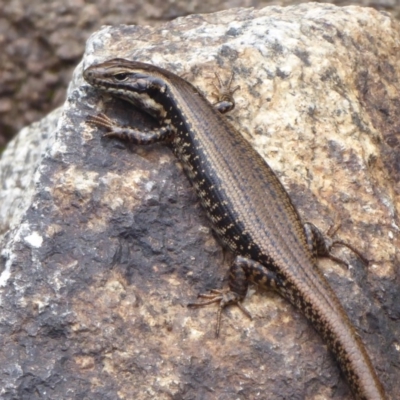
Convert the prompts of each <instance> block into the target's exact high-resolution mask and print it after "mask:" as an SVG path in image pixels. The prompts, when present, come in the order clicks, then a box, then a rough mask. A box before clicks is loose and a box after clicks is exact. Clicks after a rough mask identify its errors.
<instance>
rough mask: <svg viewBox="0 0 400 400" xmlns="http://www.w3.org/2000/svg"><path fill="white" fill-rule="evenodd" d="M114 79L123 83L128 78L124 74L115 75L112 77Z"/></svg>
mask: <svg viewBox="0 0 400 400" xmlns="http://www.w3.org/2000/svg"><path fill="white" fill-rule="evenodd" d="M114 78H115V79H116V80H117V81H119V82H123V81H125V80H126V79H127V78H128V74H124V73H120V74H116V75H114Z"/></svg>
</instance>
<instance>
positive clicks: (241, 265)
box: [84, 59, 386, 400]
mask: <svg viewBox="0 0 400 400" xmlns="http://www.w3.org/2000/svg"><path fill="white" fill-rule="evenodd" d="M84 77H85V79H86V80H87V81H88V82H89V83H90V84H91V85H93V86H95V87H96V88H98V89H100V90H101V91H104V92H107V93H110V94H112V95H114V96H116V97H120V98H123V99H125V100H127V101H129V102H131V103H133V104H134V105H136V106H138V107H139V108H141V109H142V110H143V111H145V112H147V113H149V114H150V115H152V116H153V117H155V118H157V119H158V120H159V121H160V123H161V126H162V128H161V129H160V130H159V131H157V132H149V133H144V132H139V131H137V130H135V129H133V128H121V127H118V126H117V125H115V124H114V123H113V122H112V121H111V120H109V119H108V118H107V117H106V116H104V115H101V116H97V117H92V118H91V119H90V121H89V122H91V123H92V124H95V125H101V126H105V127H106V128H107V129H108V130H109V132H108V133H107V136H114V137H119V138H121V139H125V140H131V141H132V142H134V143H137V144H149V143H154V142H156V141H166V142H167V143H168V144H169V145H170V146H171V148H172V150H173V152H174V153H175V155H176V156H177V157H178V159H179V160H180V161H181V163H182V165H183V167H184V170H185V172H186V175H187V176H188V178H189V180H190V181H191V183H192V184H193V186H194V188H195V190H196V192H197V194H198V196H199V198H200V201H201V203H202V205H203V207H204V209H205V210H206V212H207V215H208V217H209V219H210V220H211V222H212V224H213V227H214V229H215V230H216V232H217V233H218V234H219V236H220V237H221V239H222V240H223V241H224V243H225V244H227V245H228V246H229V248H230V249H231V250H232V252H234V253H235V254H236V256H237V257H236V259H235V262H234V263H233V265H232V267H231V281H230V291H229V292H214V293H213V294H211V295H210V296H208V297H209V298H210V299H211V300H210V302H212V301H219V302H220V307H221V308H223V307H224V306H225V305H226V304H230V303H238V302H239V304H240V302H241V301H242V300H243V298H244V296H245V293H246V290H247V284H248V281H253V282H255V283H258V284H260V285H262V286H265V287H273V288H274V289H275V290H277V291H278V292H279V293H280V294H281V295H282V296H283V297H285V298H286V299H288V300H289V301H290V302H291V303H292V304H293V305H294V306H295V307H297V308H298V309H299V310H300V311H301V312H302V313H303V314H304V315H305V316H306V318H307V319H308V320H309V321H310V322H311V323H312V325H313V326H314V327H315V329H316V330H317V331H318V332H319V333H320V334H321V336H322V337H323V339H324V340H325V342H326V343H327V345H328V346H329V348H330V350H331V351H332V352H333V353H334V355H335V357H336V359H337V361H338V363H339V365H340V367H341V369H342V371H343V373H344V375H345V376H346V378H347V380H348V382H349V384H350V387H351V389H352V392H353V394H354V396H355V397H356V398H358V399H363V400H383V399H385V398H386V396H385V394H384V390H383V387H382V385H381V383H380V382H379V379H378V377H377V375H376V373H375V371H374V368H373V367H372V363H371V361H370V359H369V357H368V354H367V352H366V350H365V348H364V346H363V344H362V343H361V341H360V340H359V338H358V336H357V334H356V333H355V330H354V328H353V326H352V325H351V323H350V321H349V319H348V317H347V315H346V313H345V311H344V309H343V307H342V306H341V305H340V303H339V300H338V298H337V297H336V295H335V293H334V292H333V291H332V289H331V288H330V286H329V284H328V282H327V281H326V279H325V278H324V277H323V275H322V274H321V272H320V271H319V269H318V268H317V267H316V263H315V259H314V255H313V253H312V251H311V250H310V246H309V245H308V242H307V238H306V235H305V231H304V228H303V225H302V222H301V220H300V217H299V214H298V212H297V210H296V209H295V207H294V206H293V204H292V202H291V200H290V198H289V196H288V194H287V192H286V190H285V189H284V187H283V186H282V184H281V183H280V181H279V180H278V178H277V177H276V175H275V174H274V172H273V171H272V170H271V168H270V167H269V166H268V164H267V163H266V162H265V160H264V159H263V158H262V157H261V156H260V155H259V154H258V153H257V152H256V151H255V150H254V149H253V148H252V147H251V146H250V144H249V143H248V142H247V141H246V140H245V139H244V138H243V137H242V136H241V134H240V133H239V132H238V131H237V130H236V129H235V128H234V127H233V126H232V125H230V124H229V122H228V121H227V120H226V118H225V117H224V116H223V115H221V114H220V113H219V112H218V111H217V110H215V109H214V107H213V106H212V105H211V104H210V103H209V102H208V101H207V100H206V99H205V97H204V96H203V95H202V94H201V93H199V91H198V90H197V89H196V88H195V87H194V86H192V85H191V84H190V83H188V82H187V81H185V80H184V79H182V78H180V77H178V76H177V75H175V74H173V73H171V72H169V71H166V70H164V69H162V68H158V67H155V66H153V65H149V64H144V63H140V62H135V61H128V60H123V59H114V60H111V61H107V62H105V63H102V64H98V65H93V66H91V67H89V68H87V69H86V70H85V71H84ZM203 304H204V303H203Z"/></svg>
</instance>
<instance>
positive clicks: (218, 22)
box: [0, 4, 400, 400]
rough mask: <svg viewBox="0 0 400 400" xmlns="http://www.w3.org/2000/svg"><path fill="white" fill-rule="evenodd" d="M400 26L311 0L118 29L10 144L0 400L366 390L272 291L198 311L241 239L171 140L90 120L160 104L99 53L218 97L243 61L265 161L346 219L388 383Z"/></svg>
mask: <svg viewBox="0 0 400 400" xmlns="http://www.w3.org/2000/svg"><path fill="white" fill-rule="evenodd" d="M399 32H400V30H399V26H398V23H397V22H395V21H394V20H392V19H391V18H390V17H389V16H388V15H387V14H383V13H379V12H377V11H374V10H372V9H362V8H356V7H349V8H343V9H341V8H337V7H335V6H331V5H318V4H307V5H302V6H298V7H288V8H279V7H271V8H265V9H263V10H258V11H255V10H252V9H236V10H231V11H225V12H221V13H216V14H208V15H197V16H189V17H186V18H180V19H177V20H175V21H173V22H170V23H168V24H165V25H163V26H162V27H160V28H150V27H140V26H118V27H104V28H103V29H102V30H101V31H99V32H97V33H95V34H94V35H93V36H92V37H91V39H90V40H89V42H88V44H87V50H86V53H85V56H84V59H83V62H82V63H81V64H80V65H79V66H78V67H77V69H76V70H75V74H74V78H73V81H72V82H71V85H70V87H69V91H68V98H67V101H66V103H65V104H64V106H63V108H62V110H58V111H56V112H55V113H53V114H52V115H50V116H49V117H47V118H46V119H45V120H43V121H42V122H40V123H39V124H36V125H34V126H31V127H29V128H26V129H25V130H24V131H22V132H21V133H20V135H19V136H17V137H16V139H15V140H14V142H12V143H11V144H10V145H9V147H8V149H7V151H6V152H5V153H4V154H3V157H2V159H1V160H0V177H1V184H2V191H1V192H0V199H1V203H0V216H1V218H2V220H1V221H0V235H1V244H0V248H1V257H2V258H1V263H0V273H1V275H0V285H1V287H0V307H1V308H0V398H1V399H5V400H8V399H36V398H38V399H39V398H41V399H78V398H85V399H153V398H157V399H171V398H174V399H192V398H196V399H232V398H235V399H236V398H237V399H289V398H290V399H296V398H298V399H317V398H326V399H350V398H351V395H350V393H349V390H348V387H347V384H346V382H345V381H344V380H343V378H342V377H341V375H340V374H339V371H338V368H337V366H336V364H335V361H334V360H333V358H332V356H331V355H330V354H329V353H328V352H327V350H326V347H325V345H324V344H323V342H322V340H321V339H320V337H319V336H318V335H317V334H316V332H315V331H314V330H313V328H312V327H311V326H310V325H309V324H308V323H307V321H306V320H305V319H304V317H303V316H302V315H301V314H299V313H298V312H297V311H296V310H295V309H294V308H293V307H291V306H290V305H289V304H288V303H287V302H285V301H284V300H283V299H281V298H280V297H279V296H278V295H276V294H274V293H257V294H254V293H253V294H254V295H253V296H249V298H248V299H246V307H247V308H248V309H249V310H250V311H251V313H252V314H253V317H254V318H253V320H252V321H249V320H248V319H246V318H245V317H243V315H242V314H241V313H240V312H239V311H238V310H237V309H235V308H232V309H229V310H227V311H226V312H225V313H224V316H223V325H222V332H221V337H220V338H219V339H215V337H214V327H215V326H214V323H215V307H212V306H210V307H209V308H204V309H200V310H191V309H187V308H186V304H187V303H189V302H191V301H193V300H194V299H195V297H196V295H197V293H198V292H204V291H205V290H207V289H210V288H213V287H220V286H222V285H223V284H224V278H226V272H227V269H228V265H229V262H230V260H231V256H230V255H229V254H226V253H224V251H223V250H222V248H221V246H220V245H219V244H218V241H217V240H216V238H215V237H214V236H213V234H212V232H211V229H210V225H209V224H208V221H207V220H206V218H205V215H204V213H203V212H202V210H201V208H200V206H199V204H198V202H197V199H196V197H195V195H194V192H193V190H192V188H191V187H190V185H189V183H188V182H187V180H186V178H185V176H184V175H183V172H182V170H181V168H180V166H179V164H178V163H177V161H176V160H175V159H174V157H173V155H172V153H171V152H170V151H169V149H168V148H167V147H165V146H163V145H153V146H150V147H135V146H133V147H132V146H128V145H126V144H124V143H122V142H120V141H118V140H115V139H107V138H102V131H101V130H100V129H98V128H94V127H92V126H89V125H88V124H86V123H85V118H86V117H87V116H88V115H91V114H95V113H98V112H100V111H104V112H106V113H107V115H109V116H110V117H112V118H115V119H116V120H118V121H119V122H120V123H123V124H131V125H136V126H138V127H141V128H143V129H147V128H151V127H153V126H156V125H157V122H156V121H153V120H151V119H150V118H149V117H147V116H145V115H143V114H141V113H140V112H138V111H136V110H133V108H132V107H131V106H129V105H126V104H125V103H123V102H122V101H118V100H114V99H110V98H108V97H107V96H101V95H100V94H99V92H97V91H96V90H95V89H93V88H91V87H90V86H89V85H88V84H86V83H85V82H84V81H83V79H82V76H81V73H82V68H83V67H84V66H88V65H90V64H91V63H93V62H99V61H103V60H106V59H110V58H114V57H125V58H132V59H137V60H141V61H145V62H151V63H154V64H156V65H159V66H162V67H164V68H167V69H169V70H171V71H173V72H175V73H177V74H185V77H186V78H187V79H190V80H191V81H192V82H193V83H194V84H195V85H196V86H198V87H199V88H200V89H201V90H202V91H203V92H204V93H205V94H206V95H207V96H208V97H209V98H210V99H211V98H212V96H211V93H212V91H213V86H212V78H213V73H214V72H215V71H218V72H220V74H221V75H222V76H223V77H224V78H227V77H229V75H230V73H231V71H234V72H235V83H236V84H239V85H240V86H241V90H240V91H239V92H237V94H236V100H237V108H236V109H235V110H234V111H233V112H232V113H231V114H230V115H229V116H228V118H229V119H230V120H231V122H232V123H233V124H234V125H235V126H237V127H238V128H239V129H240V130H241V132H242V133H243V135H244V136H245V137H246V138H247V139H248V140H249V141H250V142H251V143H252V144H253V145H254V147H255V148H256V149H257V150H258V151H259V152H260V153H261V154H262V155H263V156H264V157H265V158H266V159H267V160H268V162H269V163H270V165H271V166H272V167H273V169H274V170H275V171H276V172H277V174H278V175H279V176H280V178H281V179H282V181H283V183H284V185H285V187H286V188H287V189H288V191H289V193H290V194H291V196H292V198H293V201H294V203H295V204H296V205H297V206H298V208H299V210H300V213H301V214H302V216H303V217H304V219H305V220H311V221H313V222H314V223H316V224H317V225H318V226H320V227H321V228H323V229H327V228H328V227H329V226H330V225H331V224H333V223H334V222H335V221H337V220H340V221H341V222H342V227H341V229H340V231H339V235H340V236H341V237H342V238H344V239H346V240H348V241H350V242H351V243H352V244H353V245H355V246H356V247H358V248H359V249H360V250H361V251H362V252H363V253H364V254H365V255H366V257H367V258H368V259H370V261H371V262H370V265H369V266H368V267H366V266H364V265H363V264H362V263H361V262H360V260H358V259H357V258H355V257H354V256H353V255H352V254H351V253H349V252H347V251H346V250H338V252H337V254H340V255H341V256H342V257H344V258H346V259H347V260H348V261H349V263H350V264H351V267H350V268H349V269H348V270H344V269H343V268H342V267H340V266H338V265H336V264H334V263H332V262H331V261H328V260H321V262H320V264H319V265H320V267H321V268H322V269H323V271H324V273H325V274H326V275H327V278H328V279H329V281H330V282H331V284H332V287H333V288H334V290H335V291H336V292H337V294H338V296H339V298H340V299H341V300H342V302H343V304H344V306H345V308H346V310H347V311H348V313H349V316H350V319H351V320H352V321H353V323H354V325H355V326H356V327H357V330H358V331H359V333H360V336H361V338H362V340H363V342H364V343H365V345H366V347H367V349H368V351H369V354H370V355H371V358H372V360H373V363H374V365H375V367H376V369H377V371H378V375H379V376H380V377H381V379H382V381H383V383H384V385H385V387H386V389H387V391H388V393H389V394H391V395H392V396H393V397H392V398H393V399H394V398H395V394H396V393H398V392H399V391H400V382H399V380H398V379H396V378H397V377H398V373H399V371H398V368H399V365H400V357H399V351H398V349H399V347H398V346H397V341H396V338H397V337H399V335H400V323H399V318H400V308H399V304H400V302H399V301H398V300H399V284H400V282H399V274H398V270H399V254H398V250H397V249H398V248H399V247H400V246H399V244H400V243H399V228H398V226H399V221H398V215H399V202H398V195H399V190H400V188H399V187H398V182H399V167H398V165H399V164H398V154H397V153H396V152H395V151H394V149H395V148H396V146H397V141H396V140H397V133H398V131H399V113H398V110H399V100H398V96H399V93H400V90H399V82H400V79H399V78H400V69H399V67H398V65H400V62H399V61H400V60H399V57H400V55H399V54H400V52H399V51H398V50H399V43H400V40H399V39H400V37H399Z"/></svg>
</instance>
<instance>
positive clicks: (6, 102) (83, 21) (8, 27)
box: [0, 0, 400, 153]
mask: <svg viewBox="0 0 400 400" xmlns="http://www.w3.org/2000/svg"><path fill="white" fill-rule="evenodd" d="M307 1H308V0H147V1H138V0H136V1H135V0H133V1H121V0H96V1H83V0H70V1H64V0H51V1H38V0H36V1H32V0H6V1H3V2H1V7H0V48H1V50H2V51H0V153H1V151H2V149H3V146H5V144H6V143H7V142H8V141H9V140H10V139H11V137H12V136H13V135H14V134H15V133H16V132H18V131H19V130H20V129H21V128H22V127H24V126H26V125H27V124H29V123H32V122H34V121H37V120H39V119H40V118H41V117H43V116H44V115H46V114H47V113H48V112H49V111H50V110H53V109H54V108H55V107H58V106H59V105H61V104H62V102H63V101H64V98H65V92H66V88H67V85H68V83H69V81H70V79H71V75H72V71H73V68H74V67H75V65H76V64H77V63H78V62H79V60H80V59H81V57H82V54H83V50H84V46H85V41H86V40H87V38H88V37H89V35H90V34H91V33H92V32H94V31H95V30H96V29H100V27H101V26H103V25H118V24H137V25H151V26H160V25H161V24H162V23H165V22H166V21H170V20H172V19H174V18H176V17H179V16H185V15H189V14H201V13H211V12H216V11H220V10H225V9H229V8H233V7H256V8H262V7H265V6H267V5H280V6H287V5H290V4H298V3H301V2H302V3H304V2H307ZM320 2H330V3H334V4H337V5H349V4H355V5H362V6H365V7H375V8H377V9H380V10H386V11H390V12H391V13H392V14H393V15H394V16H395V17H396V18H399V16H400V3H399V2H398V1H397V0H323V1H321V0H320Z"/></svg>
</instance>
